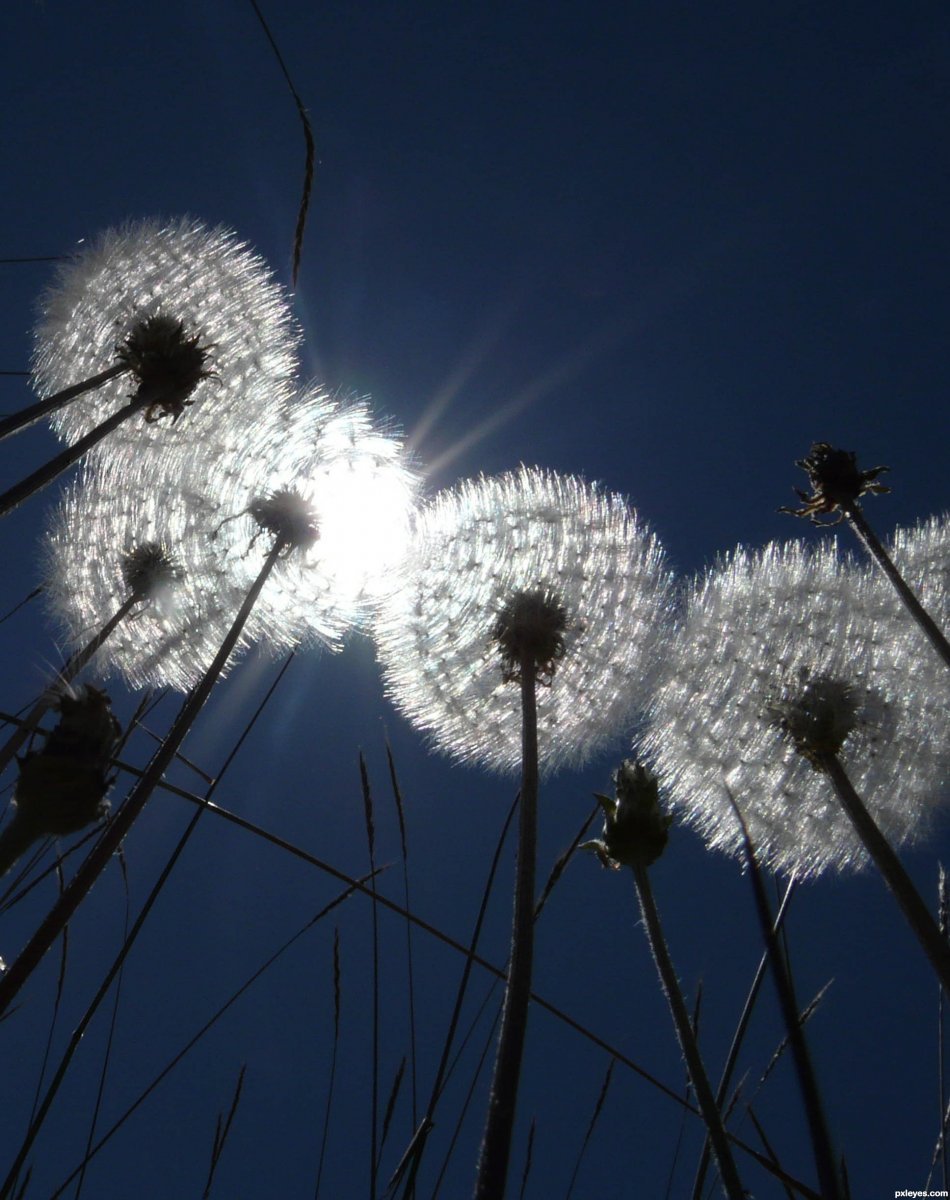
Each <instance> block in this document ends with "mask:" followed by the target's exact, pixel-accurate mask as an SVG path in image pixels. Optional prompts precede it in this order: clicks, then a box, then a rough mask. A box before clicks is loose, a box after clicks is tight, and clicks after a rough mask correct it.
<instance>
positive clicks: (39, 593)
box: [0, 586, 43, 625]
mask: <svg viewBox="0 0 950 1200" xmlns="http://www.w3.org/2000/svg"><path fill="white" fill-rule="evenodd" d="M42 594H43V588H42V586H41V587H38V588H34V589H33V591H32V592H30V594H29V595H28V596H25V597H24V598H23V599H22V600H21V601H20V603H19V604H14V606H13V607H12V608H11V609H10V611H9V612H8V613H5V614H4V615H3V616H2V617H0V625H2V624H3V623H4V621H9V620H10V618H11V617H12V616H13V615H14V614H15V613H18V612H19V611H20V609H21V608H23V607H24V606H25V605H27V604H29V603H30V601H31V600H35V599H36V597H37V596H42Z"/></svg>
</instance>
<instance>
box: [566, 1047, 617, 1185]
mask: <svg viewBox="0 0 950 1200" xmlns="http://www.w3.org/2000/svg"><path fill="white" fill-rule="evenodd" d="M614 1066H615V1060H614V1059H611V1060H610V1064H609V1066H608V1067H607V1074H606V1075H605V1076H604V1082H603V1083H602V1084H601V1085H600V1095H599V1096H598V1097H597V1103H596V1104H595V1105H594V1111H593V1113H592V1114H591V1118H590V1122H589V1123H588V1125H587V1132H586V1133H585V1134H584V1141H583V1142H582V1143H581V1148H580V1151H579V1153H578V1155H577V1162H575V1164H574V1170H573V1171H572V1173H571V1182H570V1183H569V1184H568V1185H567V1193H566V1195H565V1197H564V1200H571V1197H572V1196H573V1195H574V1184H575V1183H576V1182H577V1177H578V1175H579V1174H580V1171H581V1164H582V1163H583V1161H584V1155H585V1154H586V1152H587V1147H588V1146H589V1145H590V1139H591V1137H592V1136H593V1134H594V1130H595V1128H596V1127H597V1121H598V1120H599V1118H600V1114H601V1112H602V1111H603V1108H604V1104H605V1102H606V1100H607V1092H608V1091H609V1090H610V1081H611V1079H612V1078H613V1074H614Z"/></svg>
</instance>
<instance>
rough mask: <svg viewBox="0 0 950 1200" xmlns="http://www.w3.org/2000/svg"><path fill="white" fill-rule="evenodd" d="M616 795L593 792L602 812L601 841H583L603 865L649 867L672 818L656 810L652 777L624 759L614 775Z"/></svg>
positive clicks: (656, 789)
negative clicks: (602, 830)
mask: <svg viewBox="0 0 950 1200" xmlns="http://www.w3.org/2000/svg"><path fill="white" fill-rule="evenodd" d="M614 786H615V789H616V796H615V797H614V798H613V799H611V797H609V796H603V795H601V794H600V793H599V792H598V793H595V795H596V797H597V799H598V800H599V801H600V806H601V808H602V809H603V810H604V836H603V840H602V841H596V842H587V843H585V845H584V847H583V848H584V849H589V850H593V851H594V852H595V853H596V854H597V855H598V857H599V858H600V860H601V862H603V863H604V865H605V866H610V867H618V866H625V867H632V866H634V865H637V864H639V865H640V866H643V867H649V866H651V865H652V864H653V863H655V862H656V860H657V859H658V858H659V857H660V855H661V854H662V853H663V851H664V850H665V849H666V843H667V841H668V839H669V828H670V824H671V822H672V820H673V818H672V817H671V816H669V815H667V814H666V813H665V812H664V811H663V809H662V808H661V807H660V796H659V787H658V784H657V779H656V776H655V775H654V774H653V773H652V772H651V771H648V770H647V769H646V768H645V767H644V766H642V765H641V764H640V763H638V762H633V761H631V760H630V759H625V760H624V762H623V763H621V765H620V766H619V767H618V768H617V770H616V771H615V772H614Z"/></svg>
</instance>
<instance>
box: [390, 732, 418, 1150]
mask: <svg viewBox="0 0 950 1200" xmlns="http://www.w3.org/2000/svg"><path fill="white" fill-rule="evenodd" d="M386 762H387V763H388V765H389V782H390V785H391V786H392V792H393V801H394V802H395V805H396V816H397V818H398V821H399V843H400V847H401V849H402V899H403V904H404V905H405V907H406V911H407V912H409V911H410V910H411V909H412V904H411V902H410V898H409V839H408V837H407V835H406V815H405V811H404V808H403V802H402V788H400V786H399V779H398V777H397V775H396V763H395V761H394V759H393V751H392V747H391V746H390V744H389V742H388V741H387V743H386ZM406 980H407V988H408V992H409V996H408V999H409V1090H410V1102H411V1106H412V1127H413V1129H415V1128H416V1124H417V1121H418V1118H419V1090H418V1078H417V1072H416V984H415V973H414V969H413V959H412V922H411V921H406Z"/></svg>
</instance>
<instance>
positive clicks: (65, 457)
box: [0, 395, 151, 517]
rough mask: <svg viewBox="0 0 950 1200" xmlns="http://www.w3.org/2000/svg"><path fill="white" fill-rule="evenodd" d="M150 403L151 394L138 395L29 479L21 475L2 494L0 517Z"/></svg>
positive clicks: (44, 485) (37, 490)
mask: <svg viewBox="0 0 950 1200" xmlns="http://www.w3.org/2000/svg"><path fill="white" fill-rule="evenodd" d="M149 403H151V401H150V399H149V398H148V397H147V396H141V395H139V396H136V397H135V399H134V400H131V401H129V403H128V404H125V405H123V406H122V408H120V409H117V410H116V412H114V413H112V415H111V416H109V417H106V419H105V420H104V421H103V422H102V423H101V424H99V425H97V426H96V427H95V429H90V430H89V432H88V433H87V434H85V436H84V437H81V438H80V439H79V441H78V442H75V443H74V444H73V445H72V446H67V447H66V449H65V450H63V451H62V452H61V453H60V454H57V455H56V456H55V457H54V458H51V459H50V460H49V462H47V463H44V464H43V466H42V467H40V468H39V469H38V470H36V471H34V472H33V474H32V475H27V477H26V479H21V480H20V482H19V483H16V484H14V485H13V487H12V488H9V489H8V490H7V491H5V492H4V493H3V495H2V496H0V517H5V516H6V515H7V513H8V512H12V511H13V510H14V509H15V508H16V507H17V506H18V505H20V504H22V503H23V501H24V500H29V498H30V496H33V495H35V493H36V492H39V491H42V489H43V488H45V487H47V486H48V485H49V484H51V483H52V482H53V480H54V479H58V478H59V476H60V475H62V473H63V472H64V471H68V470H69V468H70V467H71V466H72V465H73V463H74V462H76V461H77V460H78V459H80V458H82V456H83V455H84V454H85V453H86V451H87V450H91V449H92V447H93V446H95V445H97V444H98V443H99V442H101V441H102V439H103V438H104V437H107V436H108V435H109V434H110V433H111V432H112V431H113V429H118V427H119V426H120V425H121V424H122V423H123V422H125V421H127V420H128V419H129V418H130V417H133V416H135V414H136V413H137V412H140V411H141V410H142V409H143V408H145V407H146V406H147V405H148V404H149Z"/></svg>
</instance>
